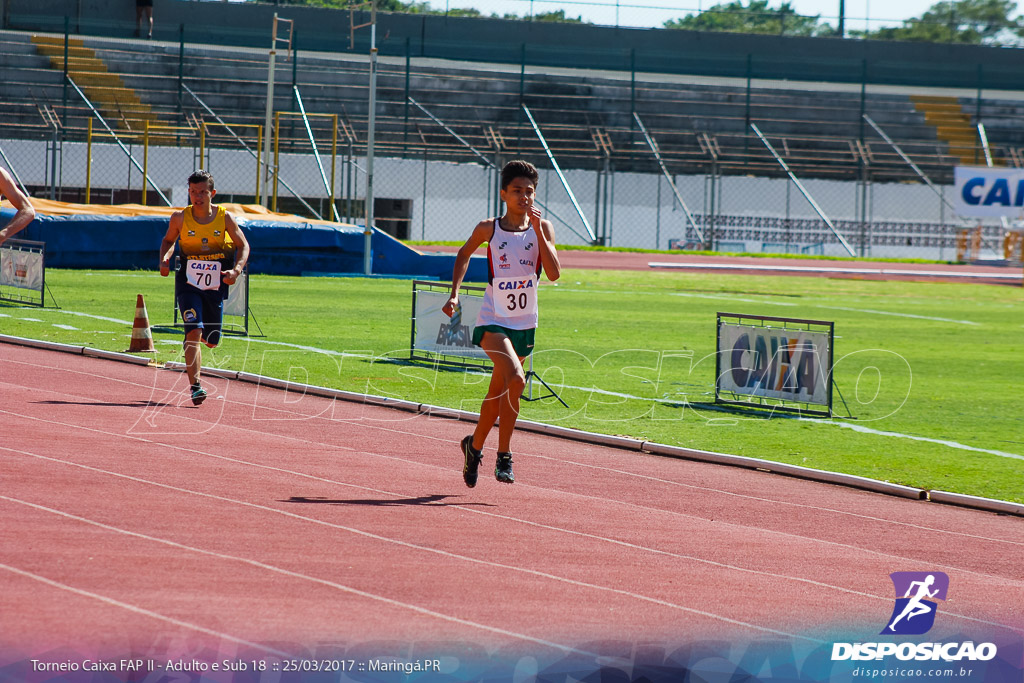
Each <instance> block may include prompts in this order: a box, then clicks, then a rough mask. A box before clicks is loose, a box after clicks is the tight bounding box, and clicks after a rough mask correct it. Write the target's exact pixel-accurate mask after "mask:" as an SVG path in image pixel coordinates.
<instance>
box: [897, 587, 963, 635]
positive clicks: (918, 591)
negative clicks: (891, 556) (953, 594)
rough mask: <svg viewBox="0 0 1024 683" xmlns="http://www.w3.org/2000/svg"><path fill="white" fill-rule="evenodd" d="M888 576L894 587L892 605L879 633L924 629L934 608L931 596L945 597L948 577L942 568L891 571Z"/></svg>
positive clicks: (917, 632)
mask: <svg viewBox="0 0 1024 683" xmlns="http://www.w3.org/2000/svg"><path fill="white" fill-rule="evenodd" d="M889 577H890V578H891V579H892V584H893V587H894V588H895V589H896V606H895V607H893V610H892V616H891V617H889V625H888V626H886V627H885V628H884V629H883V630H882V635H887V634H893V633H896V634H899V635H920V634H922V633H927V632H928V631H929V630H931V627H932V625H933V624H934V623H935V612H936V611H937V610H938V603H937V602H936V601H935V600H934V599H938V600H945V599H946V592H947V591H948V590H949V577H948V576H946V575H945V574H943V573H942V572H893V573H892V574H890V575H889ZM900 596H902V597H900ZM933 598H934V599H933Z"/></svg>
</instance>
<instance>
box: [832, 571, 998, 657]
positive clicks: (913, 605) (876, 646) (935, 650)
mask: <svg viewBox="0 0 1024 683" xmlns="http://www.w3.org/2000/svg"><path fill="white" fill-rule="evenodd" d="M889 577H890V578H891V579H892V585H893V588H894V589H895V592H896V604H895V605H894V606H893V609H892V615H891V616H890V617H889V620H888V621H887V622H886V627H885V628H884V629H882V632H881V634H880V635H902V636H910V635H921V634H922V633H927V632H928V631H930V630H931V628H932V626H933V625H934V624H935V613H936V612H937V611H938V602H936V601H937V600H943V601H944V600H945V599H946V594H947V592H948V591H949V577H948V576H947V575H946V574H944V573H942V572H893V573H892V574H890V575H889ZM996 654H997V650H996V646H995V645H994V644H993V643H977V644H975V643H974V642H973V641H970V640H968V641H965V642H962V643H958V642H949V643H900V642H887V643H878V642H874V643H833V644H832V661H834V662H835V661H842V660H856V661H866V660H883V659H885V658H886V657H896V659H898V660H900V661H908V660H917V661H929V660H930V661H939V660H942V661H945V662H956V661H962V660H966V661H972V662H976V661H983V662H984V661H989V660H991V659H993V658H994V657H995V656H996Z"/></svg>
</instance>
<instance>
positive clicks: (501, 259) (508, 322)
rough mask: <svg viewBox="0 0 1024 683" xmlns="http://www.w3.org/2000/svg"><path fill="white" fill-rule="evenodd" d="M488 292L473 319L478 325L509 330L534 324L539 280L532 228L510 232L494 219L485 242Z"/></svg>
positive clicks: (535, 237) (535, 325) (536, 246)
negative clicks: (478, 312)
mask: <svg viewBox="0 0 1024 683" xmlns="http://www.w3.org/2000/svg"><path fill="white" fill-rule="evenodd" d="M487 267H488V271H487V291H486V292H485V293H484V301H483V306H481V308H480V314H479V315H478V316H477V318H476V324H477V327H480V326H481V325H501V326H502V327H507V328H509V329H511V330H529V329H533V328H535V327H537V317H538V316H537V284H538V283H539V282H540V271H541V263H540V246H539V245H538V244H537V233H535V232H534V231H533V228H532V227H530V228H527V229H526V230H520V231H511V230H505V229H504V228H502V227H501V220H500V219H498V218H495V219H494V230H493V232H492V233H491V239H490V242H489V243H488V245H487Z"/></svg>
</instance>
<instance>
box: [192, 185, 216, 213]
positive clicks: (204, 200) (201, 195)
mask: <svg viewBox="0 0 1024 683" xmlns="http://www.w3.org/2000/svg"><path fill="white" fill-rule="evenodd" d="M216 194H217V191H216V190H211V189H210V183H207V182H202V183H189V186H188V198H189V201H190V202H191V204H192V206H197V207H204V208H205V207H207V206H209V205H210V202H211V201H213V197H214V195H216Z"/></svg>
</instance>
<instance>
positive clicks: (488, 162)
mask: <svg viewBox="0 0 1024 683" xmlns="http://www.w3.org/2000/svg"><path fill="white" fill-rule="evenodd" d="M409 102H410V103H412V104H414V105H416V107H418V108H419V110H420V111H422V112H423V113H424V114H426V115H427V116H428V117H429V118H430V120H431V121H433V122H434V123H436V124H437V125H439V126H441V127H442V128H444V129H445V131H446V132H447V133H448V134H449V135H451V136H452V137H453V138H455V139H456V140H458V141H459V142H461V143H462V144H463V146H465V147H466V148H468V149H469V151H471V152H472V153H473V154H475V155H477V156H478V157H480V159H481V161H482V163H483V165H484V167H485V168H490V169H494V170H498V167H497V166H495V165H494V162H493V161H491V160H490V159H488V158H487V157H486V156H484V155H483V153H481V152H480V151H479V150H477V149H476V148H475V147H473V145H471V144H469V143H468V142H467V141H466V140H465V139H464V138H463V137H462V136H461V135H459V134H458V133H456V132H455V131H454V130H452V129H451V127H450V126H449V125H448V124H446V123H445V122H444V121H442V120H441V119H439V118H437V117H436V116H434V115H433V114H431V113H430V112H429V111H428V110H427V108H426V107H424V106H423V105H422V104H420V103H419V102H417V101H416V100H414V99H413V98H411V97H410V98H409ZM570 195H571V193H570ZM534 201H535V202H536V203H537V205H538V206H540V208H542V209H544V211H546V212H547V214H548V216H550V217H551V218H554V219H555V220H556V221H558V222H559V223H561V224H562V225H564V226H565V227H566V228H568V229H569V230H570V231H571V232H572V233H573V234H574V235H576V236H577V237H579V238H580V239H586V237H584V236H583V235H581V234H579V233H578V232H576V230H574V229H573V227H572V226H571V225H569V224H568V223H566V222H565V220H564V219H563V218H562V217H561V216H559V215H558V214H557V213H555V212H554V211H552V210H551V209H549V208H548V207H547V206H545V205H544V203H543V202H542V201H540V200H539V199H535V200H534ZM585 222H586V219H584V223H585Z"/></svg>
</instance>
